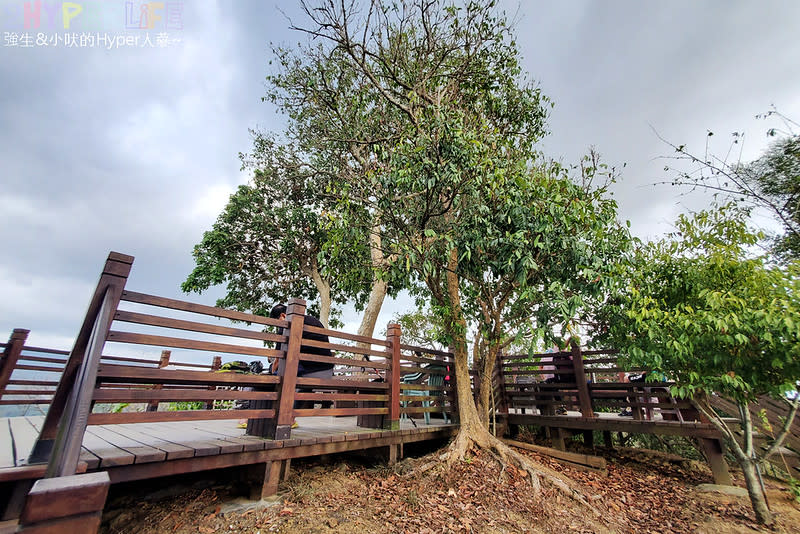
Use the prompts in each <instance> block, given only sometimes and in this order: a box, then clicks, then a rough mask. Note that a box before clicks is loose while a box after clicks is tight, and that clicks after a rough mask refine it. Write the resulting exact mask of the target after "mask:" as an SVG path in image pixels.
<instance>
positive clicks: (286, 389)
mask: <svg viewBox="0 0 800 534" xmlns="http://www.w3.org/2000/svg"><path fill="white" fill-rule="evenodd" d="M305 315H306V301H304V300H301V299H292V300H290V301H289V305H288V306H287V308H286V320H287V321H289V339H288V341H287V343H286V345H287V346H286V357H285V358H283V359H282V360H281V361H280V362H279V363H278V375H280V376H281V377H282V378H281V384H280V391H279V392H278V401H277V403H276V404H277V413H276V417H275V427H274V431H273V429H272V428H269V429H267V437H269V438H272V439H288V438H289V436H291V434H292V423H293V422H294V390H295V388H296V387H297V366H298V364H299V363H300V345H301V343H302V340H303V324H304V322H305ZM270 426H271V425H270ZM270 434H272V435H270Z"/></svg>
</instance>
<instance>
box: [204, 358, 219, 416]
mask: <svg viewBox="0 0 800 534" xmlns="http://www.w3.org/2000/svg"><path fill="white" fill-rule="evenodd" d="M220 367H222V356H214V359H213V360H212V361H211V372H212V373H216V372H217V371H219V368H220ZM208 390H209V391H216V390H217V386H208ZM213 409H214V401H213V400H212V401H208V402H207V403H206V410H213Z"/></svg>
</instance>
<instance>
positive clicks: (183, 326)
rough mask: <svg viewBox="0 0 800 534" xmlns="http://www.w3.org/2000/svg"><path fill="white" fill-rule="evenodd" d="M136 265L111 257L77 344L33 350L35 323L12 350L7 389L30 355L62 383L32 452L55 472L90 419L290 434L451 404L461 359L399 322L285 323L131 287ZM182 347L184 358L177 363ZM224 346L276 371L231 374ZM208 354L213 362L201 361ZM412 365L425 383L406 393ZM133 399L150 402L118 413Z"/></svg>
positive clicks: (298, 317)
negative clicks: (405, 337)
mask: <svg viewBox="0 0 800 534" xmlns="http://www.w3.org/2000/svg"><path fill="white" fill-rule="evenodd" d="M132 262H133V258H132V257H130V256H125V255H121V254H117V253H111V254H110V255H109V258H108V260H107V262H106V265H105V268H104V270H103V274H102V275H101V277H100V281H99V282H98V286H97V290H96V291H95V294H94V296H93V298H92V300H91V302H90V306H89V310H88V311H87V314H86V317H85V320H84V323H83V326H82V328H81V331H80V332H79V334H78V337H77V339H76V342H75V346H74V348H73V350H72V351H71V352H69V353H67V352H65V351H53V352H52V354H53V355H56V354H57V356H58V357H57V358H56V357H55V356H53V357H50V356H43V355H41V354H29V353H30V352H31V351H28V352H26V351H25V350H23V347H24V341H25V336H26V335H27V331H15V332H14V334H13V335H12V336H11V340H10V342H9V343H8V345H7V346H5V347H4V357H3V359H2V361H0V394H3V393H5V394H6V395H7V394H9V391H8V388H7V386H9V385H18V380H17V379H16V378H12V377H11V374H12V373H13V372H15V371H14V370H15V369H17V370H19V369H23V370H24V369H25V366H30V365H29V364H30V363H31V361H33V362H35V363H36V364H37V365H36V366H37V369H35V370H39V371H41V370H42V369H39V368H38V367H43V366H40V365H38V364H47V366H48V367H49V366H50V365H52V366H55V367H57V368H58V370H57V371H53V372H57V373H59V374H60V379H59V380H58V383H57V387H56V388H55V389H48V390H47V396H46V397H42V402H50V403H51V406H50V410H49V411H48V414H47V416H46V419H45V421H44V424H43V427H42V431H41V435H40V436H39V439H38V441H37V443H36V446H35V447H34V450H33V452H32V454H31V457H30V458H29V461H30V462H31V463H37V462H41V461H47V460H49V466H48V476H63V475H66V474H72V473H75V469H76V467H77V461H78V455H79V452H80V444H81V441H82V438H83V434H84V432H85V428H86V426H87V425H101V424H119V423H150V422H169V421H187V420H191V421H198V420H216V419H240V420H247V433H248V434H251V435H258V436H263V437H267V438H274V439H286V438H288V437H290V435H291V427H292V422H293V421H294V419H295V418H296V417H305V416H321V415H327V416H358V424H359V425H360V426H366V427H372V428H384V429H397V428H399V420H400V416H401V414H403V413H405V414H421V413H423V414H424V413H428V412H430V413H432V414H434V415H436V414H438V413H442V414H445V413H446V414H451V415H452V414H453V412H454V402H453V401H452V399H453V396H452V391H453V389H452V387H451V384H450V381H449V376H450V372H449V370H450V366H452V355H451V354H450V353H447V352H442V351H434V350H429V349H426V348H422V347H414V346H408V345H403V344H402V343H401V340H400V337H401V332H400V327H399V325H389V328H388V333H387V337H386V338H385V339H377V338H371V337H363V336H357V335H353V334H348V333H345V332H338V331H335V330H329V329H324V328H318V327H315V326H312V325H309V324H306V323H305V318H306V315H305V302H304V301H302V300H292V301H290V302H289V306H288V309H287V315H286V320H278V319H270V318H268V317H261V316H257V315H253V314H248V313H243V312H239V311H234V310H226V309H222V308H217V307H213V306H206V305H202V304H197V303H191V302H186V301H181V300H176V299H170V298H165V297H159V296H155V295H148V294H144V293H137V292H133V291H128V290H126V289H125V283H126V280H127V276H128V274H129V271H130V267H131V265H132ZM273 345H274V346H275V348H273ZM312 349H328V350H330V351H331V355H330V356H327V355H320V354H312V352H319V351H318V350H312ZM178 353H180V354H181V355H182V356H181V357H180V359H181V361H175V360H174V359H173V357H175V355H176V354H178ZM129 354H132V355H129ZM220 354H222V355H225V357H226V358H227V357H230V358H231V359H235V360H257V361H260V362H262V365H263V367H264V369H269V368H270V365H269V361H268V360H270V359H273V360H276V361H277V373H276V374H252V373H235V372H222V371H219V367H220V364H221V360H222V358H221V357H220ZM23 355H25V357H24V358H23ZM209 357H210V358H211V360H212V363H211V364H210V365H208V364H202V363H195V362H196V361H203V360H205V361H209ZM31 358H33V359H32V360H31ZM37 358H38V360H37ZM47 358H50V359H52V360H54V361H52V362H51V361H49V360H46V359H47ZM56 359H57V360H58V362H56V361H55V360H56ZM23 360H25V361H24V362H23ZM188 360H194V361H188ZM20 362H22V363H20ZM309 362H317V363H325V364H330V365H331V366H333V368H334V370H335V372H334V373H331V375H329V376H328V377H325V378H318V377H311V376H304V375H303V374H302V373H301V374H298V367H299V366H300V365H301V363H309ZM410 373H421V375H422V376H423V379H422V380H420V381H419V382H418V383H416V384H411V385H407V384H404V385H403V386H402V389H401V385H400V383H401V379H402V377H403V376H404V375H407V374H410ZM445 376H447V378H448V380H445V379H444V377H445ZM3 377H5V382H3V381H2V380H3ZM42 385H43V384H42ZM48 385H49V386H51V387H52V386H53V385H55V384H54V381H48ZM411 390H414V391H415V392H422V395H419V394H416V395H412V394H409V391H411ZM42 391H44V390H42ZM0 401H2V397H1V396H0ZM422 401H425V402H424V404H423V405H415V403H416V404H422ZM125 403H132V404H141V405H142V406H144V408H143V409H142V411H128V410H110V409H109V405H110V406H122V405H123V404H125ZM165 403H171V404H170V405H169V408H170V409H165V408H167V406H165ZM401 403H402V406H401ZM242 405H247V406H246V407H244V408H242ZM176 407H177V408H180V409H176ZM237 408H238V409H237Z"/></svg>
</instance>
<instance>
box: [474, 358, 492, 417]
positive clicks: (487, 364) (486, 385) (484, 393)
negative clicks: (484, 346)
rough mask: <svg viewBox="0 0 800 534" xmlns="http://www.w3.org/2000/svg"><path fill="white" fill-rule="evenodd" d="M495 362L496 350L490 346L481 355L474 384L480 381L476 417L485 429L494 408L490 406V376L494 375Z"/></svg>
mask: <svg viewBox="0 0 800 534" xmlns="http://www.w3.org/2000/svg"><path fill="white" fill-rule="evenodd" d="M496 361H497V350H496V349H495V348H494V347H493V346H490V347H489V350H488V351H487V353H486V354H484V355H483V358H481V362H480V363H481V368H480V370H479V375H478V376H477V377H476V378H475V382H476V384H478V382H479V381H480V384H479V386H480V390H479V391H480V395H479V396H478V416H479V417H480V420H481V422H482V423H483V424H484V425H486V426H487V427H488V425H489V415H490V414H491V410H492V409H493V408H494V406H492V388H493V387H494V383H493V382H492V375H493V374H494V366H495V363H496Z"/></svg>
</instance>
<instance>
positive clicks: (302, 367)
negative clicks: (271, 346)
mask: <svg viewBox="0 0 800 534" xmlns="http://www.w3.org/2000/svg"><path fill="white" fill-rule="evenodd" d="M305 324H306V325H308V326H316V327H317V328H325V327H324V326H323V325H322V322H320V320H319V319H317V318H316V317H314V316H313V315H306V318H305ZM284 333H286V332H284V330H283V328H279V329H278V334H281V335H283V334H284ZM303 339H310V340H312V341H324V342H325V343H328V341H329V340H328V336H326V335H325V334H318V333H316V332H306V331H303ZM282 345H283V343H278V344H277V345H276V346H275V348H276V349H277V350H284V347H283V346H282ZM300 352H301V355H300V363H299V364H298V366H297V376H303V375H305V374H307V373H314V372H317V371H326V370H328V369H333V364H332V363H324V362H309V361H303V356H302V354H316V355H319V356H333V353H332V352H331V349H324V348H322V347H311V346H309V345H303V344H301V345H300Z"/></svg>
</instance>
